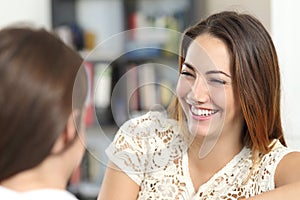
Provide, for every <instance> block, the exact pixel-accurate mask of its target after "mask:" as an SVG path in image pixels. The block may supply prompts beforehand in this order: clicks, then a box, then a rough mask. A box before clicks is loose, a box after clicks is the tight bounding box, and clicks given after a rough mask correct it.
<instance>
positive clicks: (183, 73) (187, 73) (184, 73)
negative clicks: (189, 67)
mask: <svg viewBox="0 0 300 200" xmlns="http://www.w3.org/2000/svg"><path fill="white" fill-rule="evenodd" d="M181 74H182V75H185V76H194V75H193V74H192V73H190V72H188V71H182V72H181Z"/></svg>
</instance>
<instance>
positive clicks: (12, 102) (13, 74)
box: [0, 27, 87, 182]
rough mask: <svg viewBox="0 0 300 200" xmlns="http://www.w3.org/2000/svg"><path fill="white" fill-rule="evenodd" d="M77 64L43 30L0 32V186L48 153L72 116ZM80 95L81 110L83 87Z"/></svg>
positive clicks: (76, 57) (79, 61) (70, 52)
mask: <svg viewBox="0 0 300 200" xmlns="http://www.w3.org/2000/svg"><path fill="white" fill-rule="evenodd" d="M81 65H82V59H81V57H80V56H79V55H78V54H77V53H76V52H74V51H73V50H71V49H69V48H68V47H67V46H66V45H65V44H64V43H63V42H62V41H60V40H59V39H58V38H57V37H55V36H54V35H52V34H50V33H48V32H47V31H45V30H43V29H39V30H34V29H29V28H13V27H12V28H7V29H3V30H1V31H0V109H1V111H0V130H1V135H0V182H1V181H2V180H4V179H6V178H9V177H10V176H12V175H14V174H17V173H19V172H21V171H23V170H26V169H30V168H32V167H34V166H36V165H38V164H39V163H41V162H42V161H43V160H44V159H45V158H46V157H47V156H48V155H49V154H50V152H51V149H52V147H53V144H54V143H55V141H56V139H57V138H58V136H59V135H60V134H61V133H62V132H63V130H64V128H65V125H66V123H67V120H68V117H69V115H70V114H71V112H72V95H73V94H72V92H73V85H74V82H75V79H76V78H78V77H77V72H78V71H79V70H80V69H81V68H80V67H81ZM84 78H85V77H81V79H84ZM78 91H79V92H82V95H80V94H79V95H77V97H78V98H77V99H76V102H77V103H76V104H75V105H74V106H75V107H76V108H79V109H81V108H82V107H83V104H84V101H85V93H86V91H87V88H86V86H85V85H84V84H83V85H82V89H81V90H78V89H77V92H78Z"/></svg>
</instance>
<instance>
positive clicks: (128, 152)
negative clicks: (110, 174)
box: [106, 112, 291, 200]
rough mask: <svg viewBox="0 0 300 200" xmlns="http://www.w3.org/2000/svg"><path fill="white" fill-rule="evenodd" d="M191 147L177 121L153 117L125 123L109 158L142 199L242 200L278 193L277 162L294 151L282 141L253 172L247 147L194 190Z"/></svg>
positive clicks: (109, 152)
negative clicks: (268, 192) (189, 166)
mask: <svg viewBox="0 0 300 200" xmlns="http://www.w3.org/2000/svg"><path fill="white" fill-rule="evenodd" d="M187 148H188V145H187V144H186V143H185V142H184V139H183V137H182V136H181V134H180V133H179V127H178V124H177V122H176V121H175V120H172V119H167V118H166V117H165V116H164V115H163V114H161V113H159V112H149V113H147V114H146V115H144V116H142V117H138V118H135V119H132V120H129V121H128V122H126V123H125V124H124V125H123V126H122V127H121V128H120V130H119V131H118V133H117V134H116V136H115V139H114V141H113V143H112V144H111V145H110V146H109V147H108V148H107V150H106V153H107V155H108V157H109V159H110V160H111V161H112V162H113V163H115V164H116V165H117V166H118V167H119V168H120V169H121V170H123V171H124V172H125V173H126V174H127V175H128V176H129V177H130V178H131V179H132V180H134V181H135V182H136V183H137V184H138V185H139V186H140V191H139V197H138V199H172V200H173V199H195V200H196V199H214V200H215V199H228V200H229V199H238V198H239V197H250V196H253V195H257V194H260V193H262V192H265V191H268V190H272V189H274V187H275V186H274V174H275V169H276V166H277V164H278V163H279V161H280V160H281V159H282V158H283V156H285V155H286V154H287V153H289V152H291V150H289V149H287V148H286V147H284V146H283V145H281V144H280V142H279V141H277V142H276V145H275V146H274V148H273V149H272V151H271V152H270V153H268V154H266V155H264V156H263V158H262V159H261V161H260V163H258V165H256V167H255V168H254V170H253V171H252V173H251V176H250V177H249V173H250V169H251V167H253V164H252V160H251V151H250V149H248V148H246V147H244V148H243V149H242V150H241V152H240V153H238V154H237V155H236V156H235V157H234V158H233V159H232V160H231V161H230V162H229V163H228V164H227V165H226V166H225V167H223V168H222V169H221V170H220V171H218V172H217V173H216V174H215V175H214V176H213V177H212V178H210V180H208V181H207V182H206V183H204V184H203V185H201V186H200V188H199V189H198V190H197V191H195V190H194V187H193V183H192V180H191V178H190V175H189V168H188V156H187Z"/></svg>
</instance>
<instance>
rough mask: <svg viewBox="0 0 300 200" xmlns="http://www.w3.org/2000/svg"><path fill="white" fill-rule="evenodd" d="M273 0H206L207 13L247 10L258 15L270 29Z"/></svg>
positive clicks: (246, 11)
mask: <svg viewBox="0 0 300 200" xmlns="http://www.w3.org/2000/svg"><path fill="white" fill-rule="evenodd" d="M270 4H271V0H206V3H205V6H206V13H205V14H206V15H209V14H212V13H215V12H219V11H223V10H234V11H238V12H245V13H248V14H252V15H254V16H255V17H257V18H258V19H259V20H260V21H261V22H262V23H263V24H264V26H265V27H266V28H267V29H268V30H270V27H271V26H270V21H271V14H270V12H271V6H270Z"/></svg>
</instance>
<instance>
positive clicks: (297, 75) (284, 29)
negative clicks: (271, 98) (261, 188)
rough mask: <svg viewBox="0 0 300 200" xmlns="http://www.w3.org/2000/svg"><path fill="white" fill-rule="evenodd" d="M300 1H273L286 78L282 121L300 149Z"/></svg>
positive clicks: (275, 31)
mask: <svg viewBox="0 0 300 200" xmlns="http://www.w3.org/2000/svg"><path fill="white" fill-rule="evenodd" d="M299 7H300V1H297V0H285V1H278V0H272V1H271V19H272V20H271V27H272V30H271V31H272V36H273V40H274V43H275V46H276V48H277V53H278V57H279V63H280V66H281V74H282V119H283V126H284V130H285V133H286V137H287V140H288V143H289V144H290V146H292V147H295V148H297V149H300V115H299V113H300V62H299V60H298V59H299V58H300V51H299V49H298V48H300V24H299V19H300V12H299Z"/></svg>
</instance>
